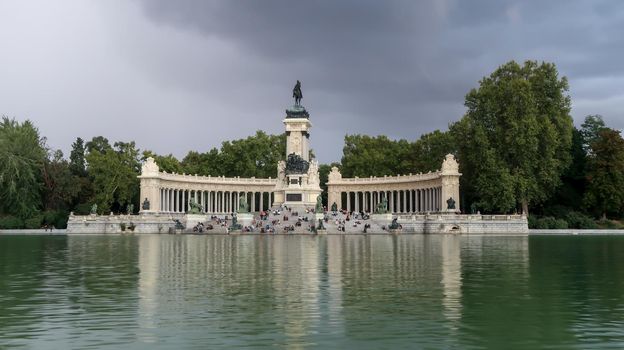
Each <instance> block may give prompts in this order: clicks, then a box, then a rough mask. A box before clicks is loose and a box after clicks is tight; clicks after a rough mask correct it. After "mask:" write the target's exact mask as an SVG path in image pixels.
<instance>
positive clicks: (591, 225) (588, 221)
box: [566, 211, 598, 229]
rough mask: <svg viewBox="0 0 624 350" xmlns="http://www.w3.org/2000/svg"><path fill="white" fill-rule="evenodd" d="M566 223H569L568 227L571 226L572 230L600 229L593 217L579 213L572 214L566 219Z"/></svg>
mask: <svg viewBox="0 0 624 350" xmlns="http://www.w3.org/2000/svg"><path fill="white" fill-rule="evenodd" d="M566 221H567V222H568V226H570V228H577V229H596V228H598V225H597V224H596V221H594V219H592V218H591V217H589V216H587V215H585V214H582V213H579V212H575V211H573V212H570V213H569V214H568V215H567V217H566Z"/></svg>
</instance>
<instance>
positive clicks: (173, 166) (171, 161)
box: [141, 150, 182, 173]
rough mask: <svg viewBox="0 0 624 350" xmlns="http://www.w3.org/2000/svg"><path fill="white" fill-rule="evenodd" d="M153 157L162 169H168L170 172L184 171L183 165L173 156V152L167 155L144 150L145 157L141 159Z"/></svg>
mask: <svg viewBox="0 0 624 350" xmlns="http://www.w3.org/2000/svg"><path fill="white" fill-rule="evenodd" d="M149 157H152V158H154V161H155V162H156V164H158V168H159V169H160V171H166V172H168V173H182V165H181V164H180V161H179V160H178V159H177V158H176V157H174V156H173V154H168V155H166V156H159V155H157V154H155V153H154V152H152V151H148V150H146V151H143V157H141V160H143V161H145V160H146V159H147V158H149Z"/></svg>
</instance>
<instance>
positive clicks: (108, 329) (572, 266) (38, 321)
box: [0, 235, 624, 349]
mask: <svg viewBox="0 0 624 350" xmlns="http://www.w3.org/2000/svg"><path fill="white" fill-rule="evenodd" d="M572 238H574V239H570V237H558V238H551V237H548V238H539V237H538V238H535V237H532V238H528V237H487V236H423V235H417V236H366V237H364V236H348V237H341V236H327V237H303V236H294V237H289V236H277V237H271V236H267V237H254V236H239V237H235V236H212V237H206V236H168V235H167V236H165V235H163V236H159V235H141V236H71V237H49V236H45V237H3V236H0V272H1V273H0V310H2V311H1V312H0V347H1V346H3V345H6V346H9V347H13V346H26V347H29V348H31V347H32V348H40V347H46V348H119V347H120V346H122V345H123V347H124V348H129V349H132V348H145V347H146V346H149V347H150V348H151V347H156V348H175V347H182V348H275V347H277V348H355V347H357V348H362V349H367V348H381V347H383V348H405V347H410V348H464V349H470V348H484V347H485V348H596V349H598V348H622V347H623V345H624V344H622V342H623V341H624V331H623V330H624V312H623V311H624V292H622V291H624V249H623V248H624V240H623V239H621V238H619V237H589V238H587V237H572Z"/></svg>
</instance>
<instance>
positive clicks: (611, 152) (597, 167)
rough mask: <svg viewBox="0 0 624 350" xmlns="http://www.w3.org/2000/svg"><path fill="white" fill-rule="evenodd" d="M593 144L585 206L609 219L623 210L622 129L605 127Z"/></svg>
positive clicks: (623, 148) (623, 166)
mask: <svg viewBox="0 0 624 350" xmlns="http://www.w3.org/2000/svg"><path fill="white" fill-rule="evenodd" d="M590 146H591V156H590V157H589V159H588V174H587V181H588V187H587V192H586V196H585V205H586V206H587V207H588V208H591V209H593V210H594V211H595V212H596V213H600V214H601V215H602V218H603V219H606V217H607V214H608V213H619V212H621V211H622V209H624V139H622V136H621V135H620V132H619V131H616V130H613V129H609V128H602V129H601V130H600V131H598V137H597V138H596V139H595V140H594V141H593V142H592V143H591V145H590Z"/></svg>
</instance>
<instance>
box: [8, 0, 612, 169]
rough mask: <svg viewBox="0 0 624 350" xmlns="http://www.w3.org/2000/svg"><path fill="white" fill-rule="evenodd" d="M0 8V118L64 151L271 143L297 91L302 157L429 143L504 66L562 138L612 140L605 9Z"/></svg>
mask: <svg viewBox="0 0 624 350" xmlns="http://www.w3.org/2000/svg"><path fill="white" fill-rule="evenodd" d="M6 4H9V5H4V8H3V5H2V4H0V44H5V45H2V47H3V48H4V47H6V48H7V52H11V54H10V55H4V56H0V63H2V65H0V67H5V68H6V67H17V68H16V69H10V70H7V71H6V72H5V73H6V74H5V75H4V77H6V78H7V79H4V80H3V81H1V82H0V107H3V108H6V110H0V113H4V114H9V115H15V116H17V117H29V118H31V119H33V120H34V121H35V122H36V123H37V124H38V125H41V126H42V132H44V134H46V135H47V136H48V138H49V140H51V143H53V142H52V141H53V140H55V139H61V141H57V144H58V145H59V147H62V148H65V149H67V148H68V145H69V143H71V141H72V138H74V137H75V136H83V137H90V136H93V135H97V134H104V135H106V136H108V137H109V138H110V139H112V140H117V139H124V140H129V139H135V140H137V142H138V144H139V146H140V147H141V148H144V149H145V148H147V149H152V150H154V151H156V152H158V153H169V152H173V153H174V154H176V155H178V156H183V155H184V154H186V152H187V151H188V150H189V149H196V150H199V151H205V150H207V149H209V148H210V147H214V146H218V145H219V144H220V143H221V142H222V141H224V140H228V139H234V138H240V137H245V136H247V135H250V134H253V133H254V131H255V130H257V129H263V130H266V131H268V132H273V133H278V132H281V131H282V125H281V118H282V117H283V114H284V109H285V108H286V107H287V106H288V105H290V104H291V103H292V100H291V98H290V94H291V89H292V86H293V85H294V82H295V80H296V79H300V80H301V81H302V82H303V93H304V99H303V103H304V105H305V106H306V107H307V108H308V110H309V111H310V112H311V119H312V122H313V124H314V128H313V130H312V138H311V142H312V146H313V148H314V149H315V150H316V154H317V155H318V156H319V158H320V160H321V161H322V162H329V161H333V160H339V158H340V156H341V152H342V140H343V136H344V134H346V133H367V134H387V135H389V136H391V137H395V138H407V139H412V140H413V139H416V138H418V137H419V136H420V135H421V134H422V133H424V132H430V131H433V130H435V129H445V128H446V127H447V125H448V123H449V122H453V121H455V120H458V119H459V118H460V117H461V115H462V114H463V113H464V107H463V101H464V96H465V94H466V93H467V92H468V91H469V90H470V89H471V88H473V87H476V86H477V85H478V81H479V79H481V78H482V77H483V76H485V75H487V74H489V73H490V72H492V71H493V70H494V69H495V68H496V67H498V66H499V65H501V64H503V63H505V62H507V61H509V60H512V59H514V60H516V61H524V60H526V59H535V60H545V61H551V62H555V63H556V64H557V66H558V68H559V71H560V73H561V74H562V75H565V76H567V77H568V78H569V80H570V88H571V89H570V93H571V95H572V98H573V112H572V113H573V116H574V117H575V119H576V120H577V123H578V122H579V121H580V120H581V119H582V118H583V117H584V116H585V115H587V114H602V115H604V116H605V119H606V120H607V122H608V124H610V125H611V126H613V127H616V128H624V118H623V117H622V113H621V110H622V108H621V106H622V104H624V88H622V86H624V65H622V64H621V57H622V53H623V52H624V39H622V38H623V37H624V36H622V35H621V33H623V32H624V3H622V2H620V1H501V0H482V1H460V0H456V1H454V0H446V1H433V0H432V1H272V0H263V1H226V0H222V1H201V0H193V1H191V0H180V1H168V0H144V1H143V0H138V1H136V2H122V1H119V2H118V1H106V2H105V1H102V2H98V3H94V2H81V1H73V0H68V1H67V2H64V3H62V6H61V5H55V6H52V5H48V8H44V7H43V4H45V3H38V4H37V5H32V3H30V2H24V1H20V2H18V1H16V2H14V3H9V2H7V3H6ZM29 4H30V5H29ZM94 4H97V5H94ZM16 15H17V16H16ZM20 15H21V16H22V17H20ZM3 16H4V17H3ZM15 18H18V19H17V20H15ZM0 69H1V68H0ZM24 114H26V115H24ZM51 120H53V121H54V122H52V121H51ZM59 120H60V121H63V122H64V125H66V126H67V125H69V126H71V128H67V127H65V128H64V127H60V126H59V125H58V123H57V121H59Z"/></svg>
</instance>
